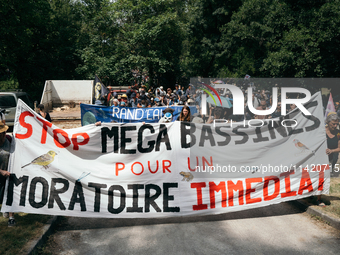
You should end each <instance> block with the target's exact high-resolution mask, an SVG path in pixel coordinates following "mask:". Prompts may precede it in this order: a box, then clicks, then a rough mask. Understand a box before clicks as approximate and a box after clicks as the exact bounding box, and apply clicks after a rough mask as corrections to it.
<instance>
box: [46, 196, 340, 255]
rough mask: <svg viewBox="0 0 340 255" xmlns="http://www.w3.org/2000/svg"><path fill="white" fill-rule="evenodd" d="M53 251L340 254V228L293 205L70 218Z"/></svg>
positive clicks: (49, 247) (59, 228) (61, 228)
mask: <svg viewBox="0 0 340 255" xmlns="http://www.w3.org/2000/svg"><path fill="white" fill-rule="evenodd" d="M44 251H46V252H48V253H49V254H68V255H71V254H85V255H86V254H89V255H94V254H138V255H142V254H145V255H146V254H148V255H149V254H285V255H286V254H340V232H339V231H338V230H336V229H334V228H332V227H330V226H328V225H327V224H325V223H323V222H320V221H318V220H317V219H315V218H312V217H311V216H310V215H308V214H306V213H305V212H303V211H302V210H300V209H298V208H297V207H295V206H294V205H293V204H292V203H290V202H287V203H281V204H277V205H271V206H267V207H263V208H258V209H252V210H247V211H241V212H235V213H226V214H221V215H211V216H200V217H176V218H166V219H100V218H76V217H64V218H62V220H61V222H60V223H59V224H58V225H57V229H56V232H55V233H54V234H53V235H52V236H51V237H50V239H49V241H48V244H47V246H46V247H45V248H44Z"/></svg>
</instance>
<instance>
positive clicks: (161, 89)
mask: <svg viewBox="0 0 340 255" xmlns="http://www.w3.org/2000/svg"><path fill="white" fill-rule="evenodd" d="M155 94H156V96H161V95H165V91H164V90H163V86H160V87H159V88H156V91H155Z"/></svg>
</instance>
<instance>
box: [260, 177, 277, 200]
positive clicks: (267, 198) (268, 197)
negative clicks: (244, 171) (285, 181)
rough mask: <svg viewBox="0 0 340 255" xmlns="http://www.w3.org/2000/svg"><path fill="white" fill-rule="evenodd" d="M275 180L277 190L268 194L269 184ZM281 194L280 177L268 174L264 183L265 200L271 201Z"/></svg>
mask: <svg viewBox="0 0 340 255" xmlns="http://www.w3.org/2000/svg"><path fill="white" fill-rule="evenodd" d="M270 181H274V185H275V190H274V193H273V194H272V195H268V186H269V182H270ZM279 194H280V179H279V178H277V177H276V176H268V177H265V178H264V185H263V200H264V201H269V200H272V199H274V198H276V197H277V196H278V195H279Z"/></svg>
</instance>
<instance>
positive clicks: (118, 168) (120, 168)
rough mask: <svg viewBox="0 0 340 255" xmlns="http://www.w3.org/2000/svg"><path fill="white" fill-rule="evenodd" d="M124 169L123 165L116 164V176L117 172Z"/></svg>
mask: <svg viewBox="0 0 340 255" xmlns="http://www.w3.org/2000/svg"><path fill="white" fill-rule="evenodd" d="M119 165H121V166H122V167H119ZM124 168H125V164H124V163H121V162H117V163H116V176H118V171H122V170H124Z"/></svg>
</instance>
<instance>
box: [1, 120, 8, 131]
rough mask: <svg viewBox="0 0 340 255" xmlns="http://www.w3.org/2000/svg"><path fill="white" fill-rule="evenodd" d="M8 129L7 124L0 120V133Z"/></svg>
mask: <svg viewBox="0 0 340 255" xmlns="http://www.w3.org/2000/svg"><path fill="white" fill-rule="evenodd" d="M7 130H8V126H7V125H5V124H4V123H3V122H2V121H0V133H3V132H6V131H7Z"/></svg>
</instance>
